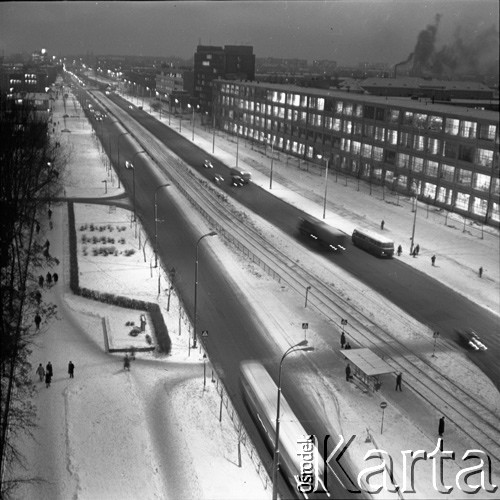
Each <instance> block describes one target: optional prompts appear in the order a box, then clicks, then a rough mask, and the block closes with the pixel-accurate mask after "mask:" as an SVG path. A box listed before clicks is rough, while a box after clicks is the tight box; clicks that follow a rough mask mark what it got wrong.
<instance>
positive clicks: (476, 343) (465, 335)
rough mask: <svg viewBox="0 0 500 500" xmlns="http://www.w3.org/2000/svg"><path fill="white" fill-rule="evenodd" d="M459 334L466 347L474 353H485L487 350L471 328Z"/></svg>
mask: <svg viewBox="0 0 500 500" xmlns="http://www.w3.org/2000/svg"><path fill="white" fill-rule="evenodd" d="M459 334H460V336H461V337H462V340H463V341H464V342H465V343H466V345H467V346H468V347H470V348H471V349H473V350H474V351H486V350H487V349H488V348H487V347H486V346H485V345H484V344H483V342H482V340H481V337H479V335H478V334H477V333H476V332H475V331H474V330H472V329H471V328H468V329H466V330H464V331H461V332H459Z"/></svg>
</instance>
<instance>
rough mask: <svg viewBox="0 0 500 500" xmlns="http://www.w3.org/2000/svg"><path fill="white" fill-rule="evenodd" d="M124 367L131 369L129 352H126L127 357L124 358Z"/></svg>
mask: <svg viewBox="0 0 500 500" xmlns="http://www.w3.org/2000/svg"><path fill="white" fill-rule="evenodd" d="M123 369H124V370H127V371H130V358H129V357H128V354H125V357H124V358H123Z"/></svg>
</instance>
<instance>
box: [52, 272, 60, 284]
mask: <svg viewBox="0 0 500 500" xmlns="http://www.w3.org/2000/svg"><path fill="white" fill-rule="evenodd" d="M52 279H53V280H54V283H57V282H58V281H59V275H58V274H57V273H54V274H53V275H52Z"/></svg>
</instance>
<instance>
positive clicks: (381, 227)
mask: <svg viewBox="0 0 500 500" xmlns="http://www.w3.org/2000/svg"><path fill="white" fill-rule="evenodd" d="M384 226H385V221H382V222H381V223H380V229H382V230H383V229H384Z"/></svg>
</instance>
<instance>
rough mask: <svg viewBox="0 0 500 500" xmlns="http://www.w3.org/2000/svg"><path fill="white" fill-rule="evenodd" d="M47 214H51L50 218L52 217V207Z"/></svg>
mask: <svg viewBox="0 0 500 500" xmlns="http://www.w3.org/2000/svg"><path fill="white" fill-rule="evenodd" d="M47 214H48V216H49V220H50V219H52V210H51V209H50V208H49V210H48V212H47Z"/></svg>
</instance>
